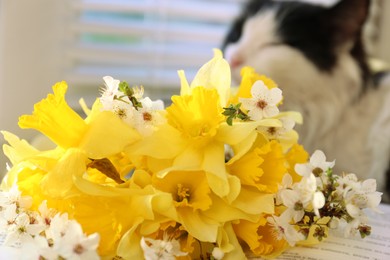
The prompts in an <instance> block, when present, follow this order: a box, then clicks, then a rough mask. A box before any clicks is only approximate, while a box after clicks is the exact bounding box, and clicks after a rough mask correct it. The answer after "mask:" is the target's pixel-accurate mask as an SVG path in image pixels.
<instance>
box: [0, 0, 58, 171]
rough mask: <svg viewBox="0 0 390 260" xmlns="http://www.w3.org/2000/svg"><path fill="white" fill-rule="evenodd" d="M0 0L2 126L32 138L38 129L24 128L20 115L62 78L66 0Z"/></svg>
mask: <svg viewBox="0 0 390 260" xmlns="http://www.w3.org/2000/svg"><path fill="white" fill-rule="evenodd" d="M0 1H1V7H0V8H1V9H0V22H1V24H0V39H1V40H0V42H1V45H0V58H1V59H0V129H1V130H7V131H11V132H13V133H16V134H18V135H19V136H21V137H23V138H26V139H29V138H31V137H32V136H34V135H35V134H36V132H35V131H31V130H20V129H19V127H18V126H17V122H18V117H19V116H20V115H22V114H30V113H31V112H32V110H33V105H34V103H36V102H37V101H39V100H41V99H42V98H44V97H45V96H46V95H47V93H48V92H49V91H51V86H52V85H53V84H54V83H55V82H56V81H59V80H61V74H60V71H61V69H60V66H59V64H60V60H61V56H62V55H61V35H63V30H64V29H63V27H64V26H63V25H64V18H63V16H62V15H60V14H61V12H62V9H61V2H62V1H61V0H0ZM1 143H2V137H0V144H1ZM0 154H1V155H0V156H1V158H0V173H1V171H2V168H3V165H4V157H3V154H2V153H0Z"/></svg>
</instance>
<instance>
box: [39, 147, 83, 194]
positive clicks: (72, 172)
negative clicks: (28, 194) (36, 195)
mask: <svg viewBox="0 0 390 260" xmlns="http://www.w3.org/2000/svg"><path fill="white" fill-rule="evenodd" d="M87 159H88V158H87V156H86V155H85V153H84V152H82V151H81V150H79V149H77V148H70V149H68V150H67V151H66V153H65V154H64V156H63V157H62V158H61V159H60V160H59V161H58V163H57V165H56V166H55V167H54V168H53V169H52V170H51V171H49V172H48V173H47V175H46V176H45V177H44V178H43V180H42V190H43V191H45V193H47V194H48V195H49V196H51V197H54V198H66V197H68V196H70V195H71V193H72V192H71V190H72V188H73V176H81V175H82V174H83V173H84V172H85V171H86V162H87Z"/></svg>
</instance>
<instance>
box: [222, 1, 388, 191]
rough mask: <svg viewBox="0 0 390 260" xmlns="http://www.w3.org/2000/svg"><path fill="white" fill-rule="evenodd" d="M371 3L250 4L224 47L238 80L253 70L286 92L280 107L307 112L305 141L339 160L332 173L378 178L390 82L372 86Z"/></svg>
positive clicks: (384, 159) (384, 157)
mask: <svg viewBox="0 0 390 260" xmlns="http://www.w3.org/2000/svg"><path fill="white" fill-rule="evenodd" d="M369 4H370V3H369V0H341V1H340V2H339V3H337V4H336V5H334V6H333V7H328V8H325V7H321V6H318V5H313V4H308V3H302V2H294V1H280V0H279V1H276V0H252V1H250V2H248V4H247V5H246V7H245V8H244V9H243V12H242V14H241V16H239V17H238V18H237V20H236V21H235V22H234V24H233V25H232V26H231V30H230V32H229V33H228V35H227V37H226V40H225V42H224V46H223V49H224V51H225V56H226V58H227V60H228V61H229V62H230V64H231V67H232V75H233V78H235V79H238V78H239V73H240V69H241V68H242V67H243V66H244V65H249V66H252V67H254V68H255V70H256V71H257V72H258V73H260V74H264V75H266V76H268V77H270V78H272V79H273V80H274V81H275V82H276V83H277V84H278V85H279V87H280V88H281V89H282V90H283V96H284V97H285V99H284V104H283V107H282V109H283V110H295V111H299V112H301V113H302V115H303V118H304V124H303V125H302V126H299V127H298V128H297V130H298V132H299V133H300V143H302V144H303V145H304V146H305V148H306V149H307V150H308V151H309V152H310V153H312V152H313V151H314V150H315V149H321V150H323V151H324V152H325V154H326V155H327V158H328V160H333V159H336V167H335V172H336V173H338V174H341V173H342V172H344V171H345V172H351V173H356V174H357V175H358V176H359V177H360V178H365V179H366V178H375V179H376V180H377V183H378V189H379V190H382V191H384V189H385V180H386V177H385V172H386V170H387V168H388V166H389V159H390V84H388V85H389V86H386V84H382V85H380V86H376V87H374V86H373V85H374V84H372V82H373V80H372V73H371V72H370V69H369V66H368V64H367V57H366V54H365V51H364V46H363V41H362V27H363V24H364V22H365V20H366V18H367V15H368V11H369Z"/></svg>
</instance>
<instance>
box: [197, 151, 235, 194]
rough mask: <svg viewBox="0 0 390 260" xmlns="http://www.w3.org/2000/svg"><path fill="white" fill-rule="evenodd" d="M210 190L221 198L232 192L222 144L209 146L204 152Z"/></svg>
mask: <svg viewBox="0 0 390 260" xmlns="http://www.w3.org/2000/svg"><path fill="white" fill-rule="evenodd" d="M202 168H203V169H204V171H205V172H206V176H207V179H208V181H209V185H210V188H211V189H212V191H213V192H214V193H216V194H217V195H218V196H220V197H224V196H226V195H227V194H228V193H229V192H230V188H229V182H228V180H227V174H226V168H225V153H224V147H223V145H220V144H216V143H213V144H209V146H208V147H207V149H205V151H204V158H203V167H202Z"/></svg>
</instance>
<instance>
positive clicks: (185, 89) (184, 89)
mask: <svg viewBox="0 0 390 260" xmlns="http://www.w3.org/2000/svg"><path fill="white" fill-rule="evenodd" d="M177 74H179V78H180V85H181V88H180V96H184V95H190V94H191V89H190V85H189V84H188V81H187V78H186V74H185V73H184V71H183V70H179V71H178V72H177Z"/></svg>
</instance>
